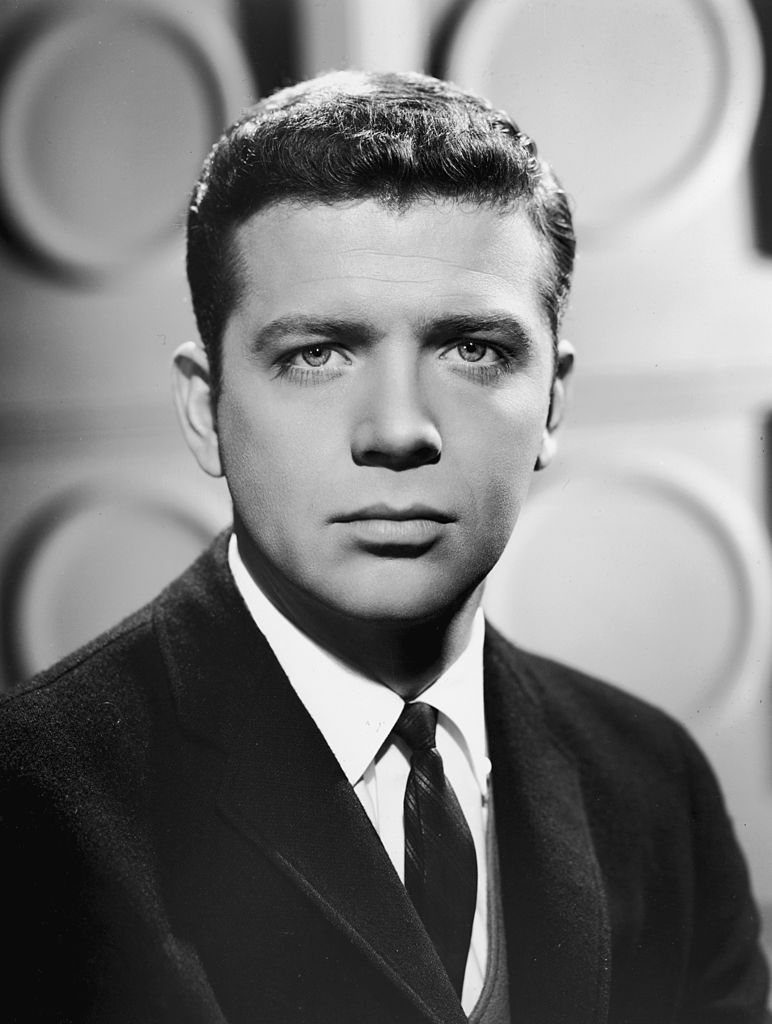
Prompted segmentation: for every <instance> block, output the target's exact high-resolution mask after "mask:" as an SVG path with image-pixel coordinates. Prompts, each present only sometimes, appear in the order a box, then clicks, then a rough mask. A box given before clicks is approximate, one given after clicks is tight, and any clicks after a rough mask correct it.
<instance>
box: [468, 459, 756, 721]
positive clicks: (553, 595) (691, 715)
mask: <svg viewBox="0 0 772 1024" xmlns="http://www.w3.org/2000/svg"><path fill="white" fill-rule="evenodd" d="M555 468H556V469H557V467H555ZM550 472H552V470H551V471H550ZM486 608H487V611H488V613H489V615H490V617H491V619H492V621H493V622H495V623H496V624H497V625H500V627H501V628H502V629H503V630H504V632H505V633H506V634H507V635H509V636H511V637H512V638H513V639H514V640H515V641H516V642H518V643H522V644H523V646H525V647H528V648H532V649H534V650H537V651H540V652H542V653H545V654H547V655H549V656H551V657H555V658H557V659H558V660H561V661H566V662H568V663H570V664H573V665H576V666H577V667H579V668H581V669H584V670H585V671H587V672H590V673H591V674H594V675H599V676H601V677H603V678H606V679H608V680H610V681H611V682H615V683H617V684H618V685H621V686H624V687H625V688H627V689H629V690H631V691H632V692H634V693H636V694H638V695H639V696H641V697H644V698H645V699H647V700H649V701H651V702H652V703H654V704H657V705H659V706H660V707H664V708H665V709H667V710H669V711H670V712H671V713H673V714H675V715H677V716H678V717H680V718H681V719H685V720H691V721H693V722H694V721H698V720H700V718H701V717H702V718H703V719H705V720H715V718H716V717H720V718H722V719H726V717H727V716H729V717H732V716H733V715H735V714H737V713H739V712H740V711H742V710H743V709H747V708H748V707H749V706H751V705H752V704H753V702H754V701H755V700H757V698H758V696H759V694H758V692H757V691H758V687H759V685H763V684H764V680H766V679H767V678H768V674H769V670H770V668H772V633H771V632H770V628H769V623H770V622H771V621H772V558H771V557H770V551H769V543H768V541H767V539H766V535H765V533H764V531H763V529H762V527H761V525H760V524H759V523H758V522H757V521H756V518H755V516H754V515H753V514H752V512H751V510H750V509H749V508H747V507H746V505H745V504H744V502H742V501H741V500H740V499H739V498H738V497H737V495H736V493H735V492H734V491H732V490H731V489H730V488H729V487H728V486H727V485H724V484H722V483H720V482H718V481H716V480H715V479H714V478H713V477H712V476H710V475H707V474H706V473H705V471H704V470H702V469H701V468H699V467H696V466H695V465H694V464H692V463H679V462H678V461H677V460H672V459H669V458H665V459H662V460H658V461H656V462H655V461H654V460H652V459H648V458H644V457H643V456H641V457H638V458H634V459H630V458H628V459H625V460H624V461H621V460H620V461H619V462H609V463H606V464H598V463H594V462H592V461H591V460H589V459H588V460H587V462H583V464H582V466H581V468H578V466H577V465H576V464H575V466H574V470H573V471H572V470H571V469H570V468H568V469H567V468H565V467H564V468H563V470H562V474H558V475H557V476H556V477H555V478H553V481H552V483H551V484H550V485H548V486H547V487H545V488H544V490H542V491H541V493H538V494H534V495H533V496H532V498H531V499H530V502H529V503H528V504H527V505H526V508H525V510H524V512H523V515H522V517H521V521H520V522H519V523H518V526H517V528H516V530H515V533H514V536H513V539H512V541H511V543H510V545H509V547H508V548H507V551H506V552H505V554H504V557H503V558H502V561H501V563H500V565H499V566H498V567H497V569H496V570H495V571H494V573H493V574H492V575H491V578H490V580H489V583H488V586H487V588H486Z"/></svg>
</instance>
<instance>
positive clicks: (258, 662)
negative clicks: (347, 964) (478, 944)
mask: <svg viewBox="0 0 772 1024" xmlns="http://www.w3.org/2000/svg"><path fill="white" fill-rule="evenodd" d="M155 622H156V629H157V632H158V635H159V638H160V641H161V645H162V649H163V652H164V658H165V662H166V666H167V671H168V673H169V678H170V682H171V686H172V692H173V696H174V700H175V704H176V707H177V712H178V717H179V721H180V723H181V725H182V727H183V728H184V729H185V730H187V731H190V732H192V733H194V734H195V735H197V736H199V737H202V738H205V739H207V740H208V741H209V742H211V743H214V744H215V745H216V746H218V747H219V748H220V749H221V750H222V751H223V752H224V753H225V755H226V767H225V771H224V775H223V780H222V785H221V789H220V797H219V803H220V808H221V810H222V812H223V813H224V814H225V815H226V816H227V817H228V818H229V820H230V821H231V822H232V823H233V825H234V826H235V827H236V829H238V830H239V832H241V834H242V835H244V836H245V837H246V838H247V839H248V840H249V841H250V842H251V843H254V844H255V845H256V846H258V847H260V849H261V850H262V851H263V852H264V853H266V854H267V855H268V857H269V858H271V860H272V861H273V862H274V864H275V865H276V867H277V870H279V871H282V872H283V873H284V874H285V875H286V876H287V877H289V878H290V879H291V880H292V881H293V882H294V884H295V885H296V886H297V887H298V889H299V890H300V891H302V892H303V893H305V894H306V896H307V897H308V903H309V908H310V909H309V912H311V913H321V914H323V915H324V916H325V917H326V918H327V919H328V920H329V921H330V922H331V924H332V925H333V926H334V927H336V928H338V929H340V930H342V931H343V932H344V933H345V934H346V935H347V936H348V937H349V939H350V941H351V943H352V945H353V946H354V947H356V948H357V949H359V951H360V953H361V955H363V956H365V957H366V958H367V959H369V960H370V961H371V962H372V963H374V964H376V965H377V966H378V967H379V969H381V970H382V971H384V972H385V973H386V974H387V975H388V976H390V977H391V979H392V980H393V983H394V984H395V985H396V986H397V987H399V988H400V989H401V990H402V991H403V993H404V994H405V996H406V997H407V998H408V999H409V1000H411V1001H412V1002H413V1004H414V1005H415V1006H416V1007H417V1008H418V1009H420V1010H421V1011H422V1012H423V1014H424V1015H425V1017H426V1019H427V1020H428V1021H435V1022H436V1024H452V1022H454V1021H458V1022H459V1024H460V1022H462V1021H465V1020H466V1017H465V1015H464V1014H463V1012H462V1011H461V1008H460V1005H459V1003H458V999H457V998H456V995H455V993H454V991H453V988H452V986H451V985H450V982H449V981H448V979H447V976H446V975H445V973H444V971H443V969H442V967H441V964H440V962H439V959H438V958H437V955H436V952H435V950H434V947H433V945H432V944H431V942H430V941H429V939H428V937H427V935H426V933H425V931H424V929H423V927H422V925H421V923H420V920H419V918H418V916H417V914H416V913H415V910H414V908H413V905H412V903H411V901H410V899H409V898H408V896H407V893H406V892H405V889H404V886H403V885H402V883H401V882H400V880H399V877H398V876H397V874H396V872H395V871H394V868H393V866H392V864H391V861H390V860H389V858H388V856H387V854H386V852H385V850H384V849H383V846H382V844H381V842H380V840H379V839H378V836H377V834H376V832H375V830H374V829H373V827H372V825H371V823H370V821H369V819H368V817H367V815H366V814H365V812H364V810H363V808H362V806H361V804H360V802H359V800H358V799H357V797H356V795H355V794H354V791H353V789H352V788H351V786H350V785H349V783H348V781H347V779H346V778H345V776H344V774H343V772H342V770H341V768H340V766H339V764H338V762H337V760H336V759H335V757H334V756H333V754H332V752H331V751H330V749H329V747H328V746H327V744H326V742H325V740H324V738H323V737H322V735H321V734H320V732H319V730H318V729H317V727H316V725H315V723H314V722H313V720H312V719H311V717H310V716H309V715H308V713H307V711H306V710H305V708H304V706H303V704H302V703H301V701H300V700H299V698H298V697H297V695H296V694H295V691H294V690H293V689H292V687H291V686H290V684H289V682H288V680H287V678H286V676H285V675H284V673H283V671H282V670H281V668H280V666H279V664H278V662H277V661H276V659H275V657H274V655H273V653H272V651H271V650H270V648H269V646H268V644H267V642H266V641H265V639H264V638H263V636H262V635H261V634H260V633H259V631H258V630H257V628H256V627H255V625H254V623H253V622H252V619H251V618H250V616H249V614H248V612H247V611H246V609H245V607H244V605H243V603H242V601H241V598H240V596H239V595H238V592H237V591H236V589H235V586H234V585H233V582H232V579H231V577H230V573H229V571H228V569H227V559H226V541H225V538H220V539H219V540H218V541H217V542H216V544H215V547H214V548H213V549H212V551H211V552H209V553H207V554H206V555H204V556H203V557H202V559H201V560H199V562H198V563H197V564H196V566H195V567H194V568H193V569H192V570H191V571H190V572H189V573H188V574H186V576H185V577H183V578H182V580H181V581H178V583H177V584H175V585H173V587H172V588H171V589H170V590H169V591H167V593H166V594H165V595H164V596H163V597H162V599H161V600H160V602H159V604H158V607H157V611H156V615H155Z"/></svg>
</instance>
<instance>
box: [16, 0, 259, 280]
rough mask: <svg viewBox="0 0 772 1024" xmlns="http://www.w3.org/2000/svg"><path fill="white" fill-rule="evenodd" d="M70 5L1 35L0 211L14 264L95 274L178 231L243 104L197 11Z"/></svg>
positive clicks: (221, 33)
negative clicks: (210, 156)
mask: <svg viewBox="0 0 772 1024" xmlns="http://www.w3.org/2000/svg"><path fill="white" fill-rule="evenodd" d="M172 11H173V5H167V6H166V8H164V7H163V6H162V5H160V4H159V5H158V6H152V5H150V4H148V3H128V2H125V3H123V2H120V0H117V2H111V3H109V4H105V3H99V4H95V3H93V2H85V0H73V2H58V3H56V4H42V5H37V6H33V7H32V8H28V9H27V11H26V14H25V15H24V16H23V17H22V16H19V18H18V20H17V22H15V23H14V22H11V23H10V24H8V25H6V26H5V29H4V36H5V44H4V47H5V55H4V56H5V61H4V64H5V71H4V74H3V77H2V80H0V207H1V211H0V214H1V216H2V225H1V226H2V229H3V233H4V234H5V235H6V237H7V238H8V239H9V240H10V241H11V243H12V244H13V245H14V246H15V247H16V249H17V251H18V252H19V254H20V255H22V256H24V257H25V258H26V259H27V260H28V261H32V262H33V263H35V264H37V265H38V266H39V267H41V268H43V269H45V270H48V271H49V272H51V273H53V274H55V275H58V276H62V277H69V278H81V279H88V278H92V277H96V278H100V277H104V276H106V275H110V274H113V273H115V272H116V271H117V270H119V269H121V268H123V267H125V266H129V265H131V264H134V263H137V262H139V261H141V260H142V259H143V258H145V257H146V255H147V253H148V252H150V251H152V250H154V249H157V248H158V247H159V246H162V245H163V244H164V243H165V242H167V240H169V239H170V238H172V237H175V236H179V234H180V231H181V227H182V223H183V212H184V208H185V200H186V197H187V195H188V193H189V191H190V188H191V186H192V183H193V181H194V180H195V178H196V176H197V173H198V170H199V167H200V164H201V160H202V159H203V157H204V155H205V154H206V152H207V150H208V149H209V147H210V146H211V144H212V142H213V141H214V140H215V139H216V138H217V137H218V135H219V134H220V132H221V131H222V130H223V128H224V126H225V124H226V123H227V122H228V121H229V120H230V119H231V118H232V117H233V116H234V115H235V113H237V112H238V110H239V109H240V108H241V107H242V106H243V105H244V104H245V103H246V102H248V100H249V99H250V96H249V94H248V89H249V74H248V72H247V71H246V69H245V65H244V61H243V58H242V56H241V52H240V49H239V46H238V44H237V42H236V41H235V39H234V38H233V37H232V35H231V34H230V30H229V29H228V27H227V26H226V24H225V22H224V21H223V20H218V19H217V18H215V17H214V16H211V17H210V16H209V14H208V13H207V12H206V11H205V10H204V9H203V8H195V6H192V7H191V10H190V11H189V13H188V16H187V17H186V18H185V19H183V17H182V13H179V14H177V15H174V14H173V13H172Z"/></svg>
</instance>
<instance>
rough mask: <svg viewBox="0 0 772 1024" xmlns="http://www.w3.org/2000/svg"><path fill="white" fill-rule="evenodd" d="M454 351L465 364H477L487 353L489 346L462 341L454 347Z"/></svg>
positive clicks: (477, 342)
mask: <svg viewBox="0 0 772 1024" xmlns="http://www.w3.org/2000/svg"><path fill="white" fill-rule="evenodd" d="M456 350H457V351H458V354H459V355H460V356H461V358H462V359H463V360H464V362H465V363H479V362H480V360H481V359H482V358H483V357H484V356H485V353H486V352H488V351H489V346H488V345H484V344H483V343H482V342H481V341H462V342H461V344H460V345H457V346H456Z"/></svg>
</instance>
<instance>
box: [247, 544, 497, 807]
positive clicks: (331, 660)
mask: <svg viewBox="0 0 772 1024" xmlns="http://www.w3.org/2000/svg"><path fill="white" fill-rule="evenodd" d="M228 565H229V567H230V570H231V573H232V575H233V579H234V582H235V584H236V587H237V589H238V590H239V593H240V594H241V596H242V598H243V600H244V603H245V604H246V606H247V609H248V611H249V613H250V614H251V616H252V618H253V619H254V621H255V623H256V624H257V627H258V629H259V630H260V631H261V633H263V635H264V636H265V638H266V640H267V641H268V643H269V645H270V647H271V649H272V650H273V653H274V654H275V655H276V658H277V660H278V662H279V664H280V665H281V667H282V669H283V670H284V673H285V675H286V676H287V678H288V679H289V682H290V684H291V685H292V687H293V689H294V690H295V692H296V693H297V695H298V697H299V698H300V700H301V701H302V702H303V704H304V705H305V708H306V710H307V711H308V713H309V714H310V715H311V717H312V718H313V720H314V722H315V723H316V725H317V727H318V729H319V731H320V732H321V733H322V735H323V736H324V738H325V740H326V741H327V744H328V746H329V747H330V749H331V750H332V752H333V754H334V755H335V757H336V758H337V760H338V762H339V763H340V766H341V768H342V769H343V772H344V774H345V776H346V778H347V779H348V781H349V782H350V783H351V785H352V786H353V785H356V783H357V782H358V781H359V780H360V778H361V777H362V775H363V774H364V772H365V770H366V768H367V766H368V765H369V764H370V762H371V761H373V759H374V758H375V756H376V754H377V753H378V751H379V750H380V748H381V747H382V746H383V743H384V741H385V740H386V738H387V736H388V735H389V733H390V732H391V730H392V729H393V728H394V725H395V723H396V721H397V718H399V714H400V712H401V710H402V708H403V706H404V702H403V700H402V698H401V697H400V696H399V694H396V693H394V691H393V690H390V689H389V688H388V687H387V686H384V685H383V684H382V683H379V682H376V681H375V680H373V679H368V678H367V676H363V675H362V674H361V673H359V672H356V671H355V670H354V669H352V668H350V667H349V666H348V665H346V664H345V663H344V662H342V661H340V660H339V659H338V658H336V657H335V656H334V655H332V654H330V653H329V652H328V651H326V650H324V648H323V647H320V646H319V645H318V644H317V643H315V642H314V641H313V640H311V639H310V638H309V637H308V636H306V634H305V633H303V632H301V630H299V629H298V628H297V626H295V625H294V624H293V623H292V622H290V621H289V619H287V618H286V617H285V616H284V615H282V613H281V612H280V611H279V610H278V609H277V608H276V607H275V606H274V605H273V604H271V602H270V601H269V600H268V598H267V597H266V596H265V594H264V593H263V592H262V590H260V588H259V587H258V586H257V584H256V583H255V581H254V579H253V578H252V576H251V575H250V573H249V570H248V569H247V567H246V566H245V565H244V562H243V560H242V558H241V555H240V553H239V549H238V542H237V540H236V535H235V534H232V535H231V538H230V543H229V546H228ZM484 636H485V620H484V618H483V613H482V610H478V612H477V614H476V615H475V618H474V623H473V626H472V632H471V637H470V641H469V643H468V645H467V647H466V648H465V650H464V651H463V652H462V653H461V655H460V656H459V657H458V658H457V659H456V661H455V662H454V663H453V664H452V665H451V666H450V668H448V669H447V670H446V671H445V672H444V673H443V674H442V675H441V676H440V677H439V678H438V679H437V680H436V681H435V682H434V683H432V685H431V686H430V687H428V688H427V689H426V690H424V692H423V693H422V694H421V698H420V699H421V700H422V701H425V702H426V703H427V704H431V705H432V706H433V707H435V708H437V710H438V711H439V712H440V714H441V715H442V716H444V718H442V719H440V721H441V722H442V723H443V724H444V725H445V727H446V728H447V730H448V732H450V733H451V734H452V735H453V737H454V738H455V740H456V742H457V743H458V744H459V746H460V747H461V748H462V750H463V751H464V754H465V756H466V757H467V758H468V760H469V762H470V764H471V766H472V770H473V771H474V774H475V777H476V779H477V781H478V784H479V786H480V792H481V793H482V794H483V795H485V792H486V787H487V778H488V768H489V764H488V760H487V750H486V738H485V712H484V704H483V640H484Z"/></svg>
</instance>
